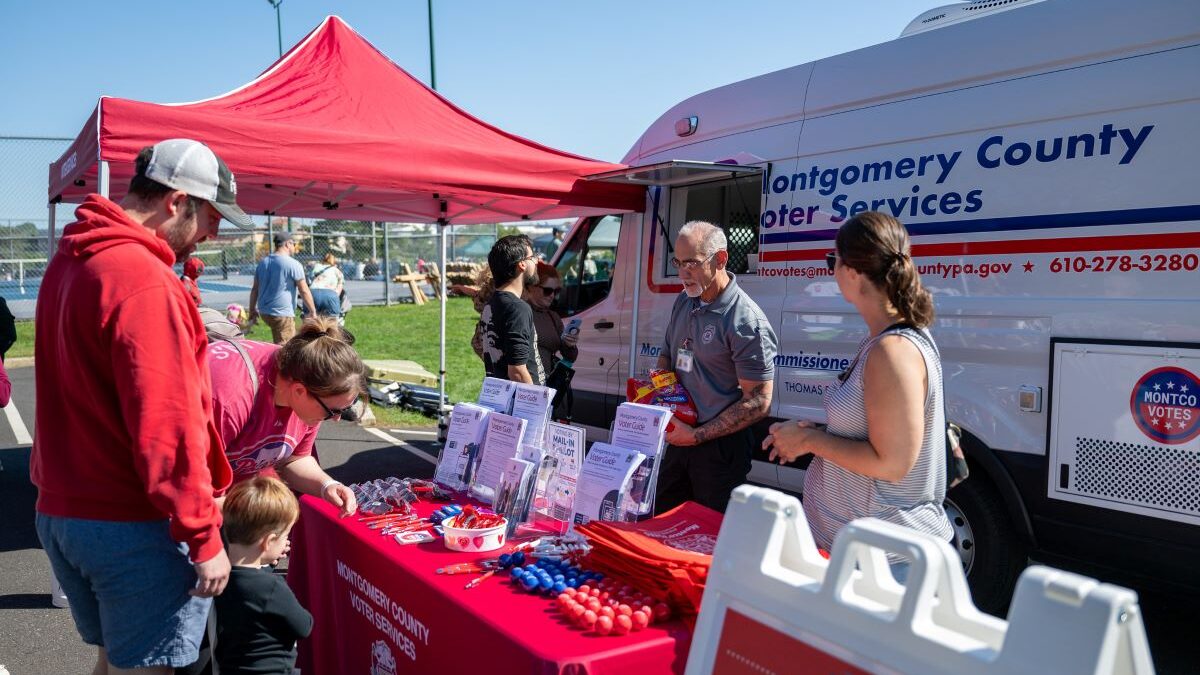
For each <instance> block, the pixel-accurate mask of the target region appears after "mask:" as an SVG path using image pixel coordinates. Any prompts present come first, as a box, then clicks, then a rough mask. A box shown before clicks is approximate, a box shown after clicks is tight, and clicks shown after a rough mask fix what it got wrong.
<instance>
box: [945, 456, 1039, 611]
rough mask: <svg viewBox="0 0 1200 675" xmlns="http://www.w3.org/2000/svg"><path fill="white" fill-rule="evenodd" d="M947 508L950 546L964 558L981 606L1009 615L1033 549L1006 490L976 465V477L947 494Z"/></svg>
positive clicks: (973, 475)
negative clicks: (1007, 503) (1003, 494)
mask: <svg viewBox="0 0 1200 675" xmlns="http://www.w3.org/2000/svg"><path fill="white" fill-rule="evenodd" d="M945 507H946V515H947V516H949V517H950V524H951V525H952V526H953V528H954V540H953V541H951V542H950V545H951V546H952V547H953V548H954V549H955V550H956V551H958V552H959V554H960V555H962V556H963V564H964V571H965V572H966V573H967V584H968V585H969V586H970V587H971V597H972V599H973V600H974V601H975V606H976V607H978V608H979V609H980V610H982V611H985V612H987V613H989V614H992V615H993V616H998V617H1001V618H1003V617H1004V616H1005V614H1006V613H1007V612H1008V605H1009V602H1011V601H1012V594H1013V589H1014V588H1016V584H1017V578H1018V577H1019V576H1020V575H1021V572H1022V571H1024V569H1025V565H1026V563H1027V562H1028V552H1027V551H1026V547H1025V544H1024V543H1023V542H1022V541H1021V538H1020V537H1019V536H1018V535H1017V532H1016V530H1015V528H1013V526H1012V522H1011V521H1010V520H1009V517H1008V511H1007V510H1006V509H1005V508H1004V501H1003V500H1002V499H1001V498H1000V493H999V492H998V491H997V490H996V488H995V487H994V486H993V485H992V484H991V483H990V482H989V481H988V479H987V474H985V473H984V472H983V471H982V470H979V469H978V468H977V467H972V469H971V477H970V478H968V479H967V480H965V481H963V482H962V483H960V484H959V485H957V486H956V487H955V488H954V489H952V490H950V492H949V493H947V495H946V503H945ZM968 561H969V562H968Z"/></svg>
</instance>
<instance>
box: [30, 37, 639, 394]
mask: <svg viewBox="0 0 1200 675" xmlns="http://www.w3.org/2000/svg"><path fill="white" fill-rule="evenodd" d="M177 137H183V138H194V139H197V140H200V141H203V142H205V143H206V144H208V145H209V146H210V147H212V148H213V150H214V151H216V152H217V154H219V155H220V156H221V158H222V159H224V160H225V162H226V163H227V164H228V165H229V168H230V169H231V170H232V171H233V172H234V174H235V176H236V178H237V182H238V203H239V204H240V205H241V206H242V208H243V209H245V211H246V212H247V213H251V214H255V213H257V214H267V215H276V214H279V215H288V216H307V217H320V218H329V217H337V218H353V219H362V220H383V221H399V222H437V223H440V224H441V225H442V226H443V227H442V228H441V231H442V234H443V236H442V256H441V257H442V269H445V236H444V233H445V229H444V227H445V226H446V225H466V224H473V223H494V222H513V221H521V220H529V219H533V218H562V217H568V216H580V215H591V214H599V213H614V212H621V211H639V210H641V209H642V208H643V206H644V204H645V201H644V200H645V191H644V188H641V187H637V186H631V185H618V184H612V183H605V182H596V181H587V180H584V177H585V176H588V175H591V174H596V173H601V172H605V171H611V170H615V169H620V168H622V166H621V165H619V164H609V163H606V162H598V161H594V160H590V159H587V158H584V157H579V156H577V155H572V154H570V153H566V152H561V151H558V150H554V149H552V148H548V147H545V146H543V145H539V144H537V143H534V142H532V141H529V140H526V139H524V138H520V137H518V136H514V135H513V134H509V133H507V132H505V131H503V130H501V129H498V128H496V127H494V126H491V125H489V124H487V123H485V122H482V121H480V120H478V119H476V118H475V117H472V116H471V115H469V114H467V113H466V112H464V111H463V110H461V109H459V108H458V107H456V106H455V105H454V104H452V103H450V102H449V101H447V100H446V99H445V98H443V97H442V96H440V95H439V94H438V93H437V92H435V91H433V90H431V89H429V88H428V87H426V86H425V85H423V84H422V83H420V82H418V81H417V80H416V79H414V78H413V77H412V76H411V75H409V74H408V73H407V72H405V71H404V70H403V69H402V68H400V67H399V66H397V65H396V64H395V63H392V62H391V61H390V60H389V59H388V58H387V57H386V56H384V55H383V54H382V53H381V52H380V51H379V50H378V49H376V48H375V47H374V46H373V45H371V44H370V43H369V42H367V41H366V40H365V39H363V37H362V36H360V35H359V34H358V33H356V32H355V31H354V30H353V29H351V28H350V27H349V26H348V25H346V23H345V22H344V21H342V20H341V19H340V18H338V17H336V16H330V17H326V19H325V20H324V21H322V22H321V24H320V25H319V26H317V28H316V29H314V30H313V31H312V32H311V33H309V34H308V35H307V36H306V37H305V38H304V39H303V40H301V41H300V42H299V43H298V44H297V45H296V46H294V47H292V49H291V50H289V51H288V53H287V54H285V55H284V56H283V57H282V58H281V59H279V61H277V62H276V63H275V64H274V65H272V66H271V67H270V68H269V69H267V70H266V71H265V72H263V73H262V74H261V75H259V76H258V77H257V78H256V79H254V80H253V81H251V82H250V83H248V84H245V85H243V86H241V87H238V88H237V89H234V90H233V91H231V92H229V93H227V94H223V95H221V96H217V97H215V98H210V99H205V100H202V101H195V102H192V103H179V104H156V103H145V102H142V101H132V100H128V99H122V98H113V97H102V98H101V99H100V102H99V104H98V105H97V106H96V110H95V111H94V112H93V113H92V116H91V118H90V119H89V120H88V122H87V124H86V125H85V126H84V128H83V130H82V131H80V133H79V135H78V137H77V138H76V139H75V142H74V143H73V144H72V145H71V147H70V148H69V149H68V150H67V151H66V152H65V153H64V154H63V156H62V157H60V158H59V159H58V161H56V162H54V163H53V164H51V165H50V190H49V198H50V223H51V224H50V227H51V230H50V233H51V240H53V237H54V215H55V214H54V205H55V204H56V203H58V202H61V201H65V202H72V203H74V202H79V201H81V200H82V198H83V197H84V196H85V195H87V194H88V193H91V192H99V193H101V194H104V195H108V196H110V197H112V198H114V199H119V198H120V197H121V196H123V191H124V189H125V187H126V186H127V185H128V182H129V180H128V179H129V177H130V176H131V175H132V171H133V159H134V157H136V155H137V153H138V151H139V150H141V149H142V148H144V147H146V146H148V145H153V144H154V143H156V142H158V141H160V140H163V139H166V138H177ZM444 279H445V275H443V285H444ZM443 290H444V289H443ZM442 297H443V310H442V316H443V319H442V321H443V339H442V342H443V357H442V370H443V371H444V370H445V356H444V347H445V337H444V334H445V327H444V323H445V309H444V308H445V304H444V298H445V292H443V293H442ZM443 379H444V378H443Z"/></svg>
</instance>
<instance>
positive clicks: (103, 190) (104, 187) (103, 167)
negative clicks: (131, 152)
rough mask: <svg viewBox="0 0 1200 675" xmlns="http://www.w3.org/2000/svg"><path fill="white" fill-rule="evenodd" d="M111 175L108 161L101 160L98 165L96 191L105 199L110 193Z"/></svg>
mask: <svg viewBox="0 0 1200 675" xmlns="http://www.w3.org/2000/svg"><path fill="white" fill-rule="evenodd" d="M109 175H110V174H109V170H108V162H106V161H104V160H100V165H99V166H98V167H96V186H97V187H96V191H97V192H99V193H100V196H101V197H104V198H105V199H107V198H108V195H109V185H108V183H109Z"/></svg>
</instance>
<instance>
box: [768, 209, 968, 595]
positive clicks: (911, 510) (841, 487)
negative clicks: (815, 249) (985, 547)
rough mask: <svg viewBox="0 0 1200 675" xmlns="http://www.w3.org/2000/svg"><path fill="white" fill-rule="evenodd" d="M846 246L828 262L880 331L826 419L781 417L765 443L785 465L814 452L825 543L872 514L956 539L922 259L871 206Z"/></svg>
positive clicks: (901, 568)
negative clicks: (948, 506)
mask: <svg viewBox="0 0 1200 675" xmlns="http://www.w3.org/2000/svg"><path fill="white" fill-rule="evenodd" d="M836 247H837V248H836V251H834V252H831V253H830V254H829V256H828V257H827V262H828V263H829V265H830V269H831V270H832V271H833V273H834V278H835V279H836V280H837V284H838V289H839V290H841V293H842V297H844V298H845V299H846V300H847V301H849V302H850V303H851V304H852V305H854V307H855V308H856V309H857V310H858V313H859V314H860V315H861V316H862V318H863V320H864V321H866V324H867V328H868V330H869V336H868V337H867V339H865V340H863V342H862V344H861V345H860V346H859V351H858V355H857V356H856V357H855V359H854V362H853V363H852V365H851V366H850V367H849V369H847V371H846V372H844V373H842V374H841V375H840V376H839V377H838V382H837V383H835V384H834V385H833V386H832V387H830V388H829V389H826V391H825V412H826V417H827V420H828V425H827V426H826V428H825V429H823V430H822V429H821V428H819V427H818V426H817V425H816V424H815V423H813V422H811V421H808V420H797V421H787V422H779V423H776V424H774V425H772V426H771V431H770V435H768V436H767V438H766V440H765V441H764V442H763V447H764V448H768V447H770V448H771V458H772V459H774V458H776V457H778V458H780V461H781V462H792V461H795V460H796V459H797V458H798V457H801V456H803V455H806V454H812V455H813V456H814V457H813V461H812V464H811V465H809V468H808V472H807V474H806V476H805V478H804V514H805V516H806V517H807V519H808V523H809V526H810V528H811V529H812V532H813V536H814V537H815V538H816V542H817V545H818V546H820V547H821V548H823V549H825V550H830V549H831V548H832V545H833V539H834V536H836V534H837V532H838V531H839V530H840V529H841V528H842V527H843V526H845V525H846V524H847V523H849V522H850V521H851V520H854V519H856V518H863V517H868V516H870V517H874V518H880V519H882V520H887V521H890V522H893V523H897V524H899V525H904V526H906V527H911V528H913V529H916V530H920V531H922V532H927V533H930V534H933V535H935V536H937V537H940V538H942V539H945V540H947V541H949V540H950V538H951V536H952V530H951V527H950V521H949V520H948V519H947V518H946V513H945V511H944V510H943V509H942V500H943V499H944V498H945V496H946V487H945V485H946V464H945V450H946V448H945V443H946V433H945V429H946V420H945V413H944V412H943V406H942V367H941V362H940V360H939V359H938V355H937V351H936V347H934V344H933V340H932V338H931V337H930V336H929V333H928V331H926V328H927V327H928V326H929V325H930V324H931V323H932V322H933V299H932V297H931V296H930V294H929V291H927V290H925V288H924V287H923V286H922V285H921V277H920V275H918V274H917V270H916V267H915V266H914V265H913V261H912V256H911V245H910V242H909V238H908V232H907V231H906V230H905V229H904V226H903V225H902V224H900V221H898V220H896V219H895V218H893V217H891V216H889V215H886V214H882V213H878V212H874V211H870V212H866V213H862V214H859V215H857V216H855V217H854V218H851V219H850V220H849V221H847V222H846V223H845V224H844V225H842V227H841V228H840V229H839V230H838V233H837V240H836ZM889 560H890V561H891V562H892V563H893V568H894V570H895V571H896V572H897V575H898V576H904V575H906V574H907V562H906V561H904V560H903V559H902V558H899V557H898V556H889Z"/></svg>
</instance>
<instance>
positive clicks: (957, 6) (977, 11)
mask: <svg viewBox="0 0 1200 675" xmlns="http://www.w3.org/2000/svg"><path fill="white" fill-rule="evenodd" d="M1038 2H1042V0H974V1H973V2H957V3H954V4H953V5H943V6H941V7H938V8H936V9H931V10H929V11H927V12H924V13H922V14H921V15H920V16H918V17H917V18H915V19H913V20H912V21H910V22H909V24H908V25H907V26H905V27H904V30H903V31H902V32H901V33H900V37H908V36H909V35H916V34H917V33H924V32H925V31H929V30H934V29H936V28H942V27H943V26H949V25H951V24H955V23H962V22H963V21H970V20H971V19H978V18H979V17H981V16H987V15H989V14H995V13H997V12H1004V11H1007V10H1010V9H1016V8H1017V7H1023V6H1025V5H1032V4H1034V3H1038Z"/></svg>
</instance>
